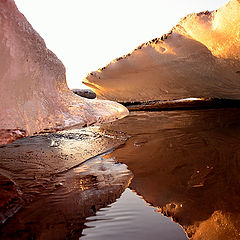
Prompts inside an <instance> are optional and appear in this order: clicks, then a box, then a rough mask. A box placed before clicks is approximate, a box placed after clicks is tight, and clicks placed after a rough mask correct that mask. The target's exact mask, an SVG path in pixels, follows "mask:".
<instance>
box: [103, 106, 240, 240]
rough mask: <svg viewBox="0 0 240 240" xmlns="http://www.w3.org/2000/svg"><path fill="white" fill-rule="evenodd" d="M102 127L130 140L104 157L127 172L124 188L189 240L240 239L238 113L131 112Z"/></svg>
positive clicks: (231, 110)
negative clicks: (129, 177)
mask: <svg viewBox="0 0 240 240" xmlns="http://www.w3.org/2000/svg"><path fill="white" fill-rule="evenodd" d="M104 128H105V129H111V130H113V129H116V128H118V129H121V130H122V131H124V132H126V133H128V134H129V135H131V136H132V138H130V139H129V140H128V142H127V144H126V145H125V146H124V147H122V148H119V149H117V150H116V151H114V152H113V153H111V154H110V156H111V157H114V158H115V159H116V160H117V161H119V162H123V163H125V164H127V165H128V167H129V169H130V170H131V171H132V172H133V174H134V178H133V180H132V183H131V185H130V188H131V189H133V190H135V191H136V192H137V193H138V194H139V195H141V196H143V198H144V199H145V200H146V201H147V202H149V203H151V204H152V205H153V206H156V207H158V209H159V212H160V213H163V214H164V215H166V216H170V217H172V218H173V219H174V221H176V222H178V223H180V224H181V225H182V227H183V228H184V229H185V231H186V233H187V234H188V237H189V238H191V239H195V240H200V239H201V240H209V239H211V240H217V239H218V240H228V239H229V240H230V239H231V240H234V239H240V205H239V202H240V190H239V184H240V110H239V109H216V110H198V111H189V110H188V111H172V112H151V113H149V112H148V113H146V112H145V113H144V112H140V113H132V114H131V115H130V116H129V117H128V118H126V119H122V120H121V121H119V122H116V123H113V124H109V125H106V126H105V127H104ZM176 239H177V238H176Z"/></svg>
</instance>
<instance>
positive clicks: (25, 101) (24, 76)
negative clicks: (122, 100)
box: [0, 0, 128, 144]
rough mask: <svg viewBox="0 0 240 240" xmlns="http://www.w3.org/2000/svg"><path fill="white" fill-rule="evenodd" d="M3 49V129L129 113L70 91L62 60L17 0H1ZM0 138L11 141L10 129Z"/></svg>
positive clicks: (47, 127) (36, 128) (58, 125)
mask: <svg viewBox="0 0 240 240" xmlns="http://www.w3.org/2000/svg"><path fill="white" fill-rule="evenodd" d="M0 53H1V54H0V86H1V88H0V130H2V132H7V133H9V132H11V129H12V130H13V131H16V130H17V129H19V130H24V131H26V134H27V135H31V134H34V133H35V132H40V131H51V130H55V129H62V128H65V127H67V126H72V125H75V124H79V125H80V126H84V125H89V124H92V123H95V122H101V121H110V120H114V119H117V118H121V117H123V116H126V115H127V114H128V111H127V109H126V108H125V107H123V106H122V105H120V104H117V103H115V102H111V101H102V100H88V99H84V98H81V97H78V96H76V95H75V94H74V93H72V92H71V91H70V90H69V89H68V87H67V84H66V78H65V68H64V65H63V64H62V62H61V61H60V60H59V59H58V58H57V57H56V55H55V54H54V53H52V52H51V51H50V50H48V49H47V47H46V45H45V42H44V40H43V39H42V38H41V37H40V36H39V34H38V33H37V32H36V31H35V30H34V29H33V28H32V26H31V25H30V23H29V22H28V21H27V20H26V18H25V17H24V16H23V15H22V14H21V13H20V12H19V11H18V9H17V7H16V5H15V3H14V1H13V0H4V1H0ZM0 133H1V132H0ZM1 142H2V143H6V142H7V139H6V134H5V137H4V140H3V141H1V134H0V144H1Z"/></svg>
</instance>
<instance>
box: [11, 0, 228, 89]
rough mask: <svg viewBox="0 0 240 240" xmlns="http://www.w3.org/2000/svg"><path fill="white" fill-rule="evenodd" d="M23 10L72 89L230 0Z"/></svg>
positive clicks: (72, 0) (45, 2)
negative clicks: (180, 23) (184, 22)
mask: <svg viewBox="0 0 240 240" xmlns="http://www.w3.org/2000/svg"><path fill="white" fill-rule="evenodd" d="M15 2H16V4H17V6H18V8H19V10H20V11H21V12H22V13H23V14H24V15H25V17H26V18H27V19H28V21H29V22H30V23H31V24H32V26H33V27H34V29H35V30H36V31H37V32H38V33H39V34H40V35H41V36H42V37H43V38H44V40H45V42H46V45H47V47H48V48H49V49H50V50H52V51H53V52H54V53H55V54H56V55H57V56H58V58H59V59H61V61H62V62H63V64H64V65H65V67H66V73H67V83H68V86H69V87H70V88H86V86H84V85H83V84H82V83H81V82H82V80H83V79H84V78H85V77H86V75H87V74H88V73H90V72H91V71H95V70H97V69H98V68H101V67H104V66H105V65H106V64H108V63H109V62H110V61H112V60H113V59H115V58H117V57H121V56H122V55H124V54H127V53H129V52H131V51H132V50H133V49H135V48H136V47H137V46H139V45H140V44H142V43H144V42H147V41H149V40H151V39H153V38H156V37H161V36H162V35H163V34H164V33H167V32H168V31H169V30H171V28H172V27H173V26H174V25H176V24H177V23H178V21H179V20H180V18H182V17H185V16H186V15H187V14H189V13H193V12H201V11H205V10H210V11H211V10H215V9H218V8H219V7H221V6H223V5H224V4H226V3H227V2H228V0H211V1H209V0H201V1H193V0H182V1H179V0H167V1H166V0H164V1H162V0H148V1H146V0H145V1H143V0H121V1H113V0H101V1H99V0H88V1H84V0H50V1H49V0H41V1H40V0H34V1H33V0H15Z"/></svg>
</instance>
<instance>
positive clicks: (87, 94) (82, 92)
mask: <svg viewBox="0 0 240 240" xmlns="http://www.w3.org/2000/svg"><path fill="white" fill-rule="evenodd" d="M72 91H73V93H75V94H77V95H78V96H80V97H84V98H89V99H94V98H96V93H95V92H93V91H92V90H91V89H72Z"/></svg>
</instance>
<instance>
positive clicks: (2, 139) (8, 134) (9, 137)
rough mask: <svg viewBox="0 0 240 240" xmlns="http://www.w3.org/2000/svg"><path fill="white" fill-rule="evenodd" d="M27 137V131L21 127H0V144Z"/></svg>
mask: <svg viewBox="0 0 240 240" xmlns="http://www.w3.org/2000/svg"><path fill="white" fill-rule="evenodd" d="M22 137H26V131H24V130H21V129H0V146H1V145H4V144H8V143H11V142H13V141H15V140H17V139H19V138H22Z"/></svg>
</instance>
